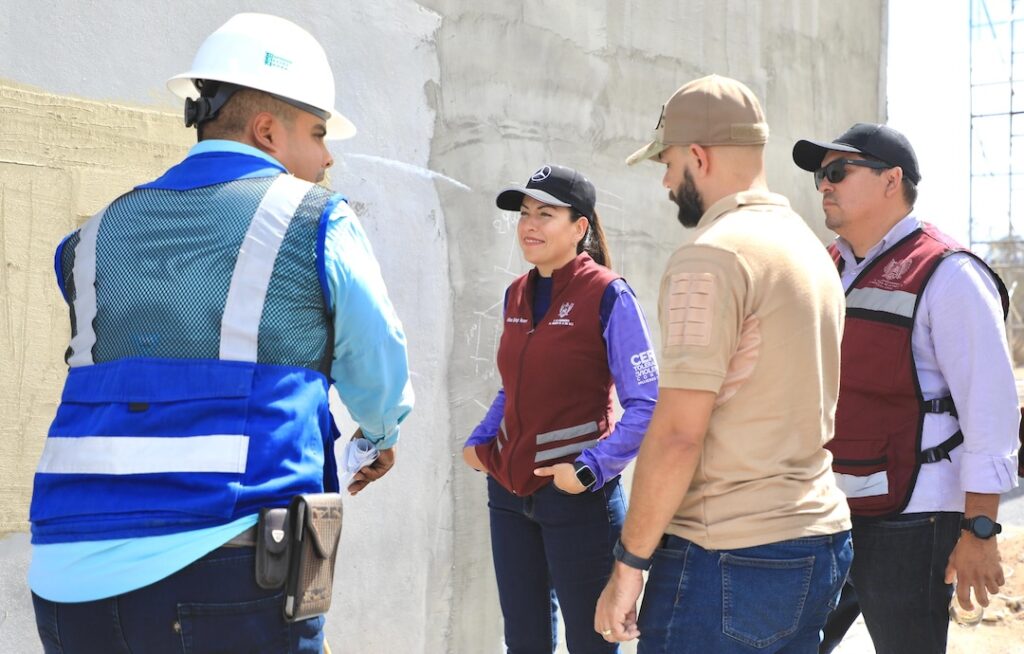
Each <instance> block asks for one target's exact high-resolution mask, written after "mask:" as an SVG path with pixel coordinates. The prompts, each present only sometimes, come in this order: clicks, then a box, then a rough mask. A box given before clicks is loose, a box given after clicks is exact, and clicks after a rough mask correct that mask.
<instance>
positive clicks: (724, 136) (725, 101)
mask: <svg viewBox="0 0 1024 654" xmlns="http://www.w3.org/2000/svg"><path fill="white" fill-rule="evenodd" d="M766 141H768V123H766V122H765V120H764V111H763V110H762V109H761V103H760V102H758V101H757V97H755V96H754V94H753V92H751V90H750V89H748V88H747V87H746V86H745V85H744V84H743V83H741V82H737V81H736V80H734V79H731V78H728V77H722V76H720V75H708V76H707V77H701V78H700V79H695V80H693V81H692V82H689V83H687V84H684V85H683V86H682V87H680V89H679V90H678V91H676V92H675V93H674V94H673V95H672V97H671V98H669V99H668V102H666V103H665V104H664V105H663V106H662V107H661V115H660V116H659V118H658V124H657V126H656V127H655V129H654V140H653V141H651V142H650V143H648V144H647V145H645V146H644V147H642V148H640V149H639V150H637V151H636V152H634V153H633V154H631V155H629V158H628V159H626V163H627V164H629V165H630V166H632V165H633V164H636V163H639V162H641V161H643V160H644V159H650V158H651V157H656V156H658V155H659V154H661V152H662V150H664V149H665V148H667V147H668V146H670V145H690V144H691V143H696V144H697V145H706V146H707V145H760V144H763V143H765V142H766Z"/></svg>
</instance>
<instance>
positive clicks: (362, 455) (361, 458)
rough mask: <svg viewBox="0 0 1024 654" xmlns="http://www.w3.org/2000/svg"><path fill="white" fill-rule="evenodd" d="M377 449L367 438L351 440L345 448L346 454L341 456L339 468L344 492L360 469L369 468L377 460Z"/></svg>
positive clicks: (339, 477)
mask: <svg viewBox="0 0 1024 654" xmlns="http://www.w3.org/2000/svg"><path fill="white" fill-rule="evenodd" d="M378 454H379V452H377V448H375V447H374V446H373V443H371V442H370V441H368V440H366V439H365V438H357V439H355V440H351V441H349V442H348V444H347V445H346V446H345V452H344V453H343V454H342V455H341V461H339V463H340V464H341V465H340V466H338V467H339V468H340V469H339V470H338V481H339V486H340V488H341V489H342V490H344V489H345V488H347V487H348V485H349V484H351V483H352V477H354V476H355V474H356V473H357V472H359V469H360V468H362V467H364V466H368V465H370V464H371V463H373V462H374V461H376V460H377V455H378Z"/></svg>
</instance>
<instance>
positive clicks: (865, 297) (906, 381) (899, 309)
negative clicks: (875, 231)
mask: <svg viewBox="0 0 1024 654" xmlns="http://www.w3.org/2000/svg"><path fill="white" fill-rule="evenodd" d="M829 251H830V252H831V254H832V258H833V259H834V260H835V261H836V264H837V266H839V268H840V270H841V269H842V260H841V258H840V256H839V251H838V249H837V248H836V247H835V245H834V244H833V245H831V246H829ZM955 252H965V253H966V254H969V255H971V256H972V257H974V258H975V259H977V260H978V261H979V262H981V263H982V265H983V266H985V268H988V266H987V265H985V263H984V262H983V261H981V259H979V258H978V257H976V256H975V255H973V254H972V253H970V252H968V251H967V250H965V249H964V248H963V247H962V246H960V245H959V244H957V243H956V242H955V241H954V240H953V239H951V238H950V237H949V236H947V235H945V234H943V233H942V232H940V231H938V230H937V229H935V228H934V227H933V226H931V225H924V226H923V227H922V228H921V229H917V230H915V231H914V232H913V233H912V234H910V235H909V236H907V237H906V238H904V239H903V240H901V241H899V242H898V243H896V244H895V245H893V246H892V247H891V248H889V249H888V250H887V251H885V252H883V253H882V254H881V255H879V256H878V258H877V259H875V261H874V262H873V263H872V264H870V265H869V266H868V267H867V268H865V270H864V271H863V272H862V273H861V274H860V276H858V277H857V279H855V280H854V281H853V283H852V284H850V287H849V289H848V290H847V291H846V329H845V332H844V334H843V346H842V361H841V367H840V371H841V373H840V386H839V402H838V406H837V407H836V428H835V429H836V431H835V438H834V439H833V440H832V441H830V442H829V443H828V445H826V447H827V448H828V449H829V450H831V451H832V454H833V457H834V459H833V461H832V469H833V470H834V471H835V473H836V477H837V480H838V481H839V486H840V488H842V489H843V491H844V492H845V493H846V495H847V499H848V501H849V504H850V511H851V512H852V513H853V514H854V515H856V516H866V517H870V516H886V515H893V514H898V513H900V512H901V511H903V509H904V508H905V507H906V506H907V503H908V502H909V501H910V496H911V494H912V492H913V490H914V483H915V482H916V481H917V475H918V472H919V471H920V469H921V465H922V464H929V463H934V462H935V461H938V460H941V459H943V458H946V459H948V450H949V449H952V448H954V447H956V445H958V444H959V443H960V442H962V435H960V433H959V432H957V433H956V434H950V437H951V438H950V439H949V440H947V441H946V442H945V443H944V444H943V446H940V447H939V448H929V450H928V451H924V452H922V449H921V432H922V428H923V426H924V416H925V414H926V413H927V412H929V411H936V412H946V411H948V412H951V413H953V415H956V413H955V408H954V407H953V404H952V399H951V398H942V399H940V398H927V399H928V400H929V402H928V403H926V402H925V398H924V397H923V396H922V394H921V387H920V384H919V383H918V379H917V366H916V365H915V363H914V354H913V348H912V343H911V338H912V335H913V330H914V320H915V319H916V317H917V308H918V305H919V304H920V299H921V294H922V293H923V292H924V289H925V286H926V285H927V284H928V280H929V279H930V278H931V276H932V274H933V273H934V272H935V269H936V268H937V267H938V265H939V264H940V263H941V262H942V260H943V259H945V258H946V257H947V256H949V255H950V254H953V253H955ZM989 272H990V273H991V274H992V277H993V278H994V279H995V280H996V284H997V285H998V287H999V289H1000V293H1001V295H1002V302H1003V309H1004V311H1005V310H1006V309H1007V307H1008V298H1007V295H1006V289H1005V288H1004V287H1003V284H1002V282H1001V281H1000V280H999V277H998V276H997V275H996V274H995V273H994V272H992V271H991V269H989ZM932 400H935V401H936V402H937V403H938V404H933V403H931V401H932ZM946 401H948V404H944V402H946ZM940 404H941V406H940Z"/></svg>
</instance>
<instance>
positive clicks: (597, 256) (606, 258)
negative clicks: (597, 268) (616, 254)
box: [571, 209, 612, 268]
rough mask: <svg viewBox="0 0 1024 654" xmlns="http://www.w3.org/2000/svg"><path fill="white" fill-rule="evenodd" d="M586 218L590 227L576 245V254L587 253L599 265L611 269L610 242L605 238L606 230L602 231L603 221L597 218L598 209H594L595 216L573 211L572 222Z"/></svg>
mask: <svg viewBox="0 0 1024 654" xmlns="http://www.w3.org/2000/svg"><path fill="white" fill-rule="evenodd" d="M584 217H585V218H586V219H587V220H588V221H589V222H590V227H588V228H587V233H586V234H584V235H583V238H581V239H580V242H579V243H577V244H576V254H583V252H586V253H587V254H589V255H590V258H591V259H593V260H594V261H596V262H597V263H599V264H601V265H602V266H604V267H605V268H611V267H612V253H611V252H609V251H608V241H607V240H606V239H605V237H604V230H603V229H601V220H600V218H598V216H597V209H594V215H593V216H584V215H583V214H581V213H580V212H579V211H576V210H575V209H572V218H571V220H572V222H576V221H577V220H579V219H580V218H584Z"/></svg>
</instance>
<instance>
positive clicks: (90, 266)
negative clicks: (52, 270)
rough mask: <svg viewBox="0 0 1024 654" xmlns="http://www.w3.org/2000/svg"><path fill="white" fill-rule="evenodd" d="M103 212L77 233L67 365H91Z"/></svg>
mask: <svg viewBox="0 0 1024 654" xmlns="http://www.w3.org/2000/svg"><path fill="white" fill-rule="evenodd" d="M105 212H106V209H104V210H103V211H101V212H99V213H98V214H96V215H95V216H93V217H92V218H90V219H89V220H88V222H86V223H85V224H84V225H82V229H81V232H80V238H79V241H78V245H76V246H75V267H74V278H75V285H76V287H77V288H76V294H75V303H74V307H75V317H76V323H77V332H76V333H75V335H74V337H73V338H72V339H71V356H70V357H68V365H69V366H71V367H72V368H74V367H76V366H88V365H92V363H93V360H92V347H93V346H94V345H96V332H95V331H94V329H93V320H95V319H96V237H97V236H98V235H99V231H100V223H101V222H103V214H104V213H105Z"/></svg>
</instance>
